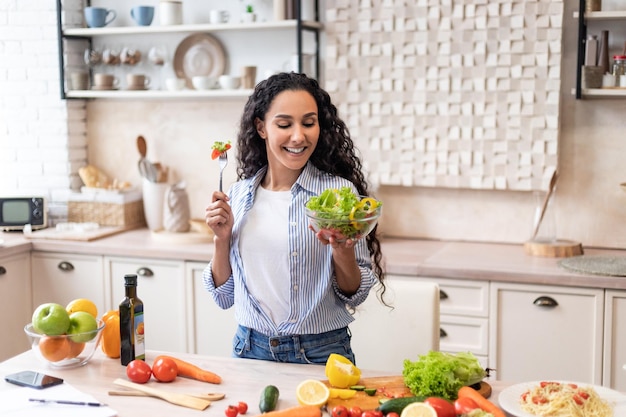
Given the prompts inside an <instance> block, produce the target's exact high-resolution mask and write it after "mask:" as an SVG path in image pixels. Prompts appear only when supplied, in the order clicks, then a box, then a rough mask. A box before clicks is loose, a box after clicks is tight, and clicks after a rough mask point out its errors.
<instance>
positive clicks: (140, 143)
mask: <svg viewBox="0 0 626 417" xmlns="http://www.w3.org/2000/svg"><path fill="white" fill-rule="evenodd" d="M137 149H138V150H139V155H141V158H142V159H143V158H145V157H146V155H147V154H148V145H147V144H146V139H145V138H144V137H143V136H141V135H139V136H137Z"/></svg>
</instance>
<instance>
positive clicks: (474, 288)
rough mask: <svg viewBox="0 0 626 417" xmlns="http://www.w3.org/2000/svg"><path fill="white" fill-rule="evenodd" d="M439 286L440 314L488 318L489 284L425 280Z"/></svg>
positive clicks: (466, 281)
mask: <svg viewBox="0 0 626 417" xmlns="http://www.w3.org/2000/svg"><path fill="white" fill-rule="evenodd" d="M425 279H427V280H429V281H435V282H436V283H437V284H439V309H440V311H441V314H458V315H462V316H471V317H485V318H486V317H489V282H486V281H470V280H454V279H444V278H425Z"/></svg>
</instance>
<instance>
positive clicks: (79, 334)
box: [67, 311, 98, 343]
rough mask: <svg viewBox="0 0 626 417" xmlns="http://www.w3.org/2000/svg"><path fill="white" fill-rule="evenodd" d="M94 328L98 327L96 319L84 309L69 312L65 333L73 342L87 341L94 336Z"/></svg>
mask: <svg viewBox="0 0 626 417" xmlns="http://www.w3.org/2000/svg"><path fill="white" fill-rule="evenodd" d="M96 329H98V321H97V320H96V319H95V318H94V316H92V315H91V314H89V313H87V312H86V311H76V312H74V313H72V314H70V328H69V329H68V330H67V334H68V335H70V339H71V340H72V341H73V342H76V343H85V342H89V341H90V340H91V339H93V338H94V337H96V332H95V330H96Z"/></svg>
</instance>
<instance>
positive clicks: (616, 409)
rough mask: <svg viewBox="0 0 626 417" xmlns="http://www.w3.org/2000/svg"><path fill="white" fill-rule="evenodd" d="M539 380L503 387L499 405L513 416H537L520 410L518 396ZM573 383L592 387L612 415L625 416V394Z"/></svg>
mask: <svg viewBox="0 0 626 417" xmlns="http://www.w3.org/2000/svg"><path fill="white" fill-rule="evenodd" d="M540 382H541V381H533V382H524V383H522V384H517V385H511V386H510V387H508V388H505V389H503V390H502V392H500V395H499V396H498V402H499V403H500V407H502V409H503V410H504V411H506V412H507V413H509V414H511V415H512V416H515V417H537V416H534V415H532V414H529V413H527V412H525V411H523V410H522V407H521V406H520V404H519V398H520V396H521V395H522V394H523V393H524V392H525V391H527V390H529V389H531V388H533V387H535V386H537V385H539V383H540ZM558 382H561V383H563V384H569V383H572V382H568V381H558ZM573 383H574V384H576V385H578V386H580V387H589V388H593V389H594V390H595V391H596V392H597V393H598V395H599V396H600V397H601V398H602V399H603V400H605V401H607V402H608V403H609V404H610V405H612V406H613V415H614V416H616V417H617V416H626V395H624V394H621V393H620V392H618V391H615V390H612V389H610V388H607V387H602V386H599V385H593V384H586V383H583V382H573Z"/></svg>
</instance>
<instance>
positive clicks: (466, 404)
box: [454, 397, 480, 414]
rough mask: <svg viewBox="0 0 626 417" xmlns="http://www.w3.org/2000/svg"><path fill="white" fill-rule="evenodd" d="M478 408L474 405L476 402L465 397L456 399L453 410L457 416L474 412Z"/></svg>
mask: <svg viewBox="0 0 626 417" xmlns="http://www.w3.org/2000/svg"><path fill="white" fill-rule="evenodd" d="M477 408H480V407H478V404H476V401H474V400H472V399H471V398H467V397H461V398H457V399H456V401H455V402H454V410H455V411H456V413H457V414H467V413H469V412H470V411H472V410H475V409H477Z"/></svg>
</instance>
